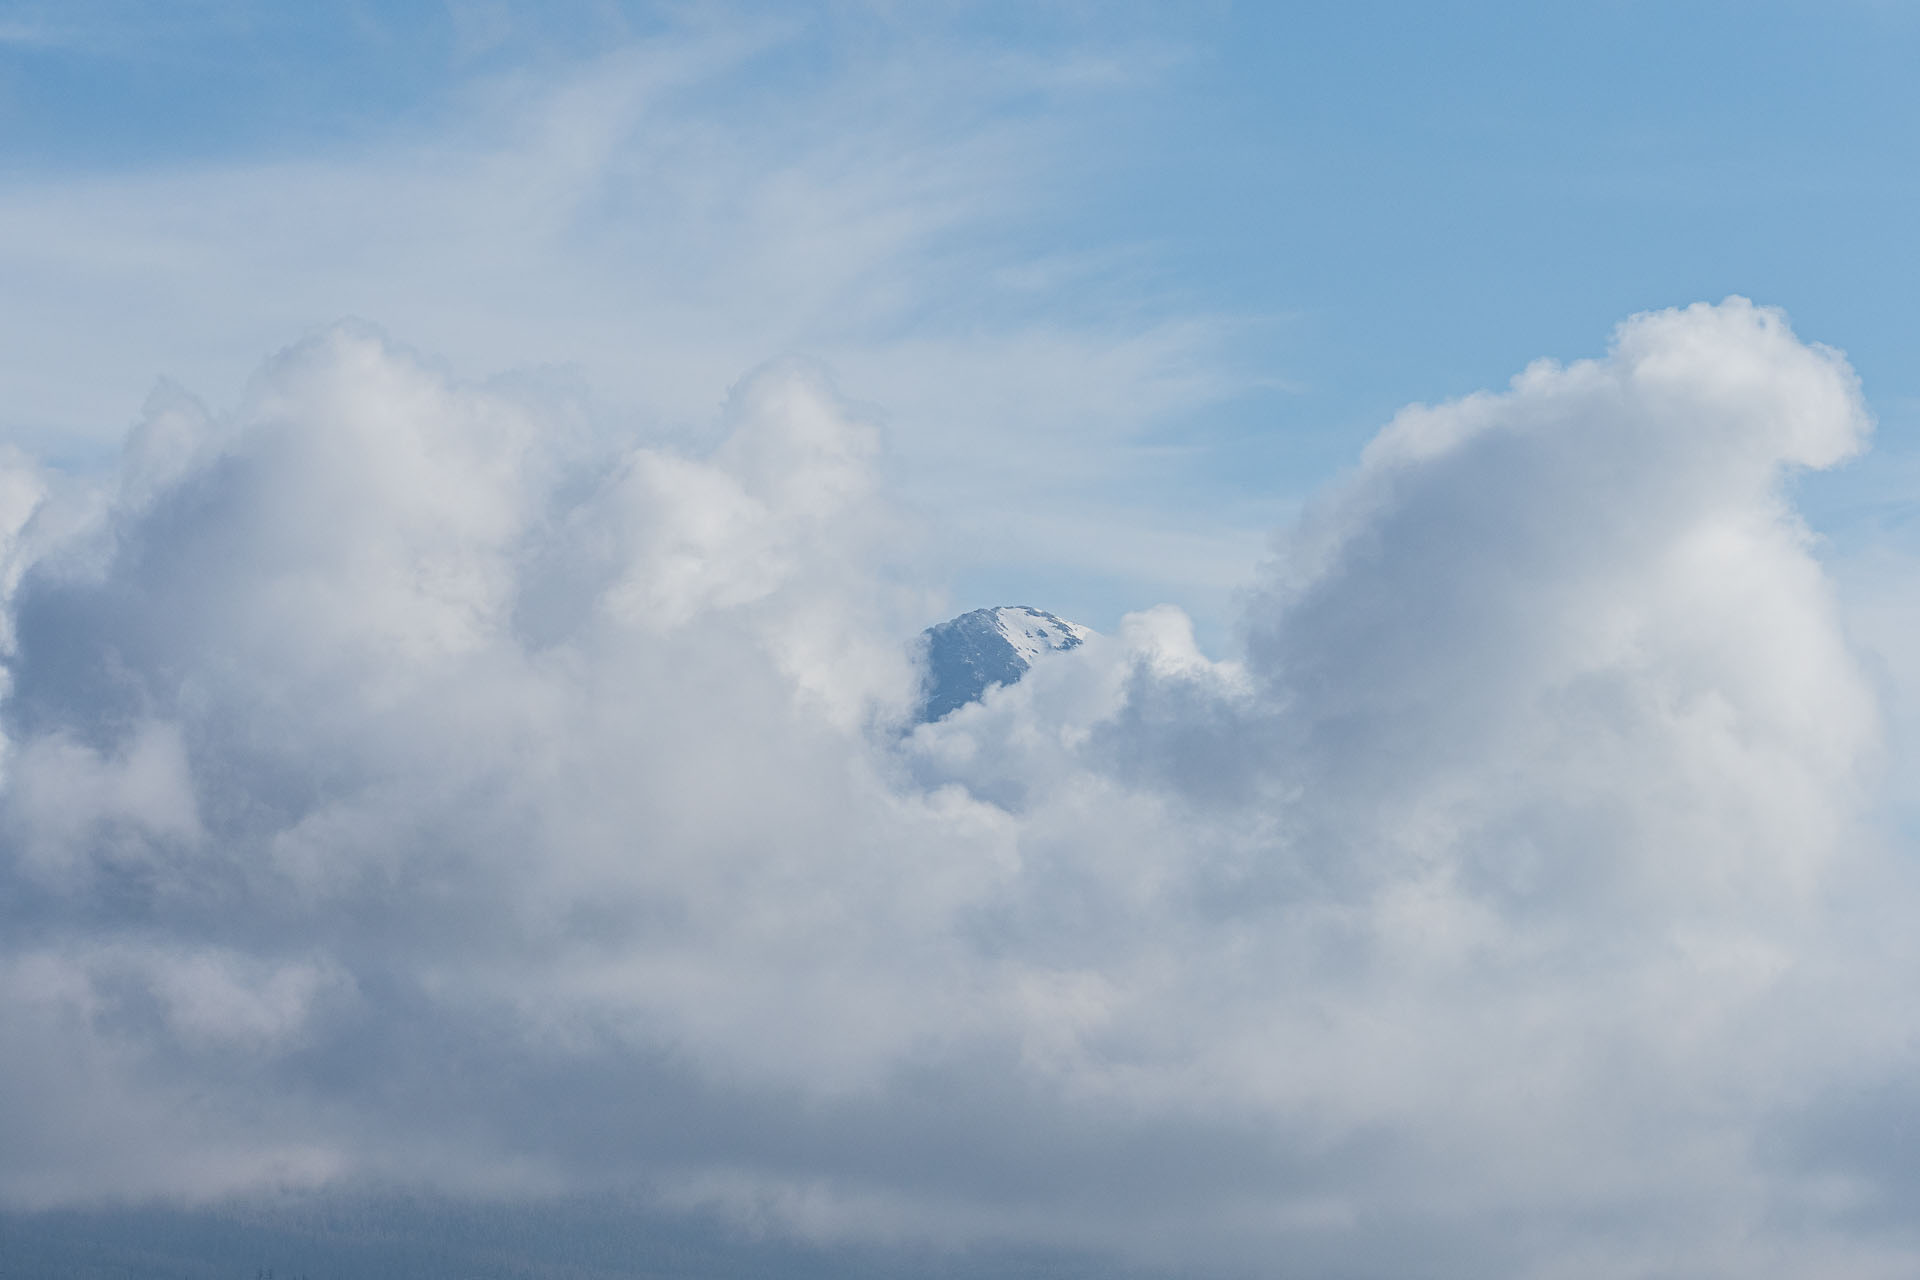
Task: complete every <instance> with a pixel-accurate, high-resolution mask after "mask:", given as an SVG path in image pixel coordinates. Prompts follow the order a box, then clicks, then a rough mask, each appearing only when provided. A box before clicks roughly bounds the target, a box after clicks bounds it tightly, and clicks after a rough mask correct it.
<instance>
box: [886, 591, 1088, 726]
mask: <svg viewBox="0 0 1920 1280" xmlns="http://www.w3.org/2000/svg"><path fill="white" fill-rule="evenodd" d="M1091 634H1093V633H1092V632H1090V631H1089V630H1088V629H1087V628H1085V627H1083V626H1080V625H1079V624H1078V623H1073V622H1068V621H1066V620H1065V619H1063V618H1059V617H1056V616H1054V615H1053V614H1051V613H1048V612H1047V611H1046V610H1044V609H1036V608H1034V607H1033V606H1031V605H1024V604H1008V605H1000V606H999V607H997V608H992V609H975V610H973V611H972V612H970V613H963V614H961V615H960V616H959V617H957V618H953V619H951V620H949V621H947V622H942V623H940V624H939V625H938V626H933V627H928V628H927V629H926V631H925V632H924V633H922V639H923V640H925V642H926V646H927V678H926V682H925V684H924V685H922V689H923V691H924V695H925V697H924V700H923V701H922V703H921V709H920V720H921V721H922V722H923V723H926V722H931V721H934V720H938V719H940V718H941V717H942V716H945V715H946V714H948V713H949V712H951V711H953V710H955V709H956V708H959V707H963V706H965V705H966V704H967V703H969V702H977V701H979V700H980V698H981V697H983V696H984V695H985V694H986V692H987V690H988V689H990V688H993V687H994V686H995V685H1003V684H1012V683H1014V682H1015V681H1017V680H1018V679H1020V677H1021V676H1023V675H1025V674H1026V673H1027V670H1028V669H1029V668H1030V667H1032V666H1033V664H1034V661H1035V660H1036V659H1038V658H1039V657H1040V656H1041V655H1043V654H1047V653H1057V652H1061V651H1064V650H1067V649H1074V648H1078V647H1079V646H1080V644H1081V642H1082V641H1084V640H1085V639H1086V638H1087V637H1088V636H1089V635H1091Z"/></svg>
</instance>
